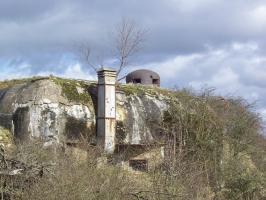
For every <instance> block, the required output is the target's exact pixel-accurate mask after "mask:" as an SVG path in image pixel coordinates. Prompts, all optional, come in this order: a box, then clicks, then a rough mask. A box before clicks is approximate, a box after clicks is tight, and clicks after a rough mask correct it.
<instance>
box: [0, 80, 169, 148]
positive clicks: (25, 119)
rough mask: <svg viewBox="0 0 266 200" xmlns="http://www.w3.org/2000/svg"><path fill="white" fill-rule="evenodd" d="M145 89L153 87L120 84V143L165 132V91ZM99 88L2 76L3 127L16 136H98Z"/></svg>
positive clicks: (73, 82)
mask: <svg viewBox="0 0 266 200" xmlns="http://www.w3.org/2000/svg"><path fill="white" fill-rule="evenodd" d="M138 87H143V88H141V89H140V88H138ZM139 89H140V90H141V91H140V92H139ZM146 89H147V90H153V89H152V88H148V87H147V88H146V87H145V86H134V85H121V86H118V88H117V94H116V97H117V110H116V115H117V133H116V140H117V143H122V144H125V143H126V144H142V143H146V142H154V141H155V140H156V138H157V137H160V134H161V133H160V129H159V128H158V127H159V125H160V123H161V121H162V116H163V111H164V109H166V108H167V103H166V102H165V97H164V96H162V95H157V94H156V93H154V94H156V95H151V93H149V92H146ZM96 91H97V85H96V83H95V82H90V81H82V80H68V79H61V78H56V77H45V78H31V79H24V80H12V81H4V82H0V127H1V130H5V133H6V132H10V133H11V134H12V136H11V137H12V138H14V140H27V139H30V138H35V137H38V138H42V139H43V140H44V141H45V144H47V145H48V144H50V143H53V142H55V143H60V142H72V143H73V142H78V141H80V140H84V139H85V140H89V142H93V141H95V136H96V130H95V123H96V109H95V108H96V102H97V92H96ZM154 91H155V89H154ZM154 91H153V92H154ZM2 132H3V131H2ZM0 143H1V141H0Z"/></svg>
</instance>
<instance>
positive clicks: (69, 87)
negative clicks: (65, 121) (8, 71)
mask: <svg viewBox="0 0 266 200" xmlns="http://www.w3.org/2000/svg"><path fill="white" fill-rule="evenodd" d="M45 79H49V80H52V81H53V82H54V83H56V84H57V85H60V86H61V87H62V95H63V96H65V97H66V98H67V99H68V100H69V101H72V102H78V103H82V104H85V105H88V104H89V105H91V103H92V100H91V96H90V95H89V93H88V91H87V90H88V88H89V86H90V85H93V84H95V82H93V81H91V82H86V81H83V80H74V79H64V78H59V77H55V76H49V77H39V76H36V77H31V78H23V79H13V80H5V81H0V89H4V88H10V87H13V86H14V85H17V84H28V83H32V82H35V81H39V80H45Z"/></svg>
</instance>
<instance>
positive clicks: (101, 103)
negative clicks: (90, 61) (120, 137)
mask: <svg viewBox="0 0 266 200" xmlns="http://www.w3.org/2000/svg"><path fill="white" fill-rule="evenodd" d="M115 82H116V71H115V70H114V69H111V68H105V67H102V68H100V69H99V70H98V112H97V144H99V145H103V147H104V150H105V152H106V153H113V152H114V150H115V128H116V101H115Z"/></svg>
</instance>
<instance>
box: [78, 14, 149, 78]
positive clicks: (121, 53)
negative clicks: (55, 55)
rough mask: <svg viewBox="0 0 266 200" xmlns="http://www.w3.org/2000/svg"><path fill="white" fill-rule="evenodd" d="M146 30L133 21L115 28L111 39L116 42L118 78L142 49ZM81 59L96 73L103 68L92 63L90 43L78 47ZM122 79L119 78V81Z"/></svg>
mask: <svg viewBox="0 0 266 200" xmlns="http://www.w3.org/2000/svg"><path fill="white" fill-rule="evenodd" d="M145 32H146V31H145V30H144V29H142V28H140V27H139V26H138V25H137V24H136V23H135V22H134V21H133V20H130V19H122V20H121V22H120V23H119V24H118V25H117V26H116V27H115V28H114V32H113V34H112V36H111V39H112V40H114V46H113V48H112V51H114V57H115V59H116V60H117V67H116V70H117V77H119V75H120V74H121V72H122V71H123V70H124V69H125V68H126V67H127V66H128V64H129V60H130V58H131V57H132V56H133V55H135V54H136V53H137V52H138V51H139V50H140V49H141V47H142V44H143V42H144V36H145ZM78 54H79V58H80V59H81V60H82V61H83V62H85V63H86V64H87V65H88V66H89V67H90V68H92V69H93V70H94V71H95V72H97V70H98V69H99V68H100V67H102V64H93V63H92V62H91V46H90V44H88V43H86V42H85V43H82V44H81V45H79V47H78ZM123 78H124V77H122V78H117V79H118V81H119V80H122V79H123Z"/></svg>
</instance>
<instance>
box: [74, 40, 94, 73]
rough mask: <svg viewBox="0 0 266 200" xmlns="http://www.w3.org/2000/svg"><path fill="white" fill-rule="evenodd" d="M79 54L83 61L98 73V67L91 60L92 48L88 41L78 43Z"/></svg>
mask: <svg viewBox="0 0 266 200" xmlns="http://www.w3.org/2000/svg"><path fill="white" fill-rule="evenodd" d="M78 56H79V59H80V60H81V61H82V62H84V63H86V64H87V65H88V66H89V67H90V68H92V69H93V70H94V71H95V72H96V73H97V70H98V67H97V66H95V65H94V64H92V62H91V48H90V45H89V44H88V43H86V42H84V43H82V44H80V45H78Z"/></svg>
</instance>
